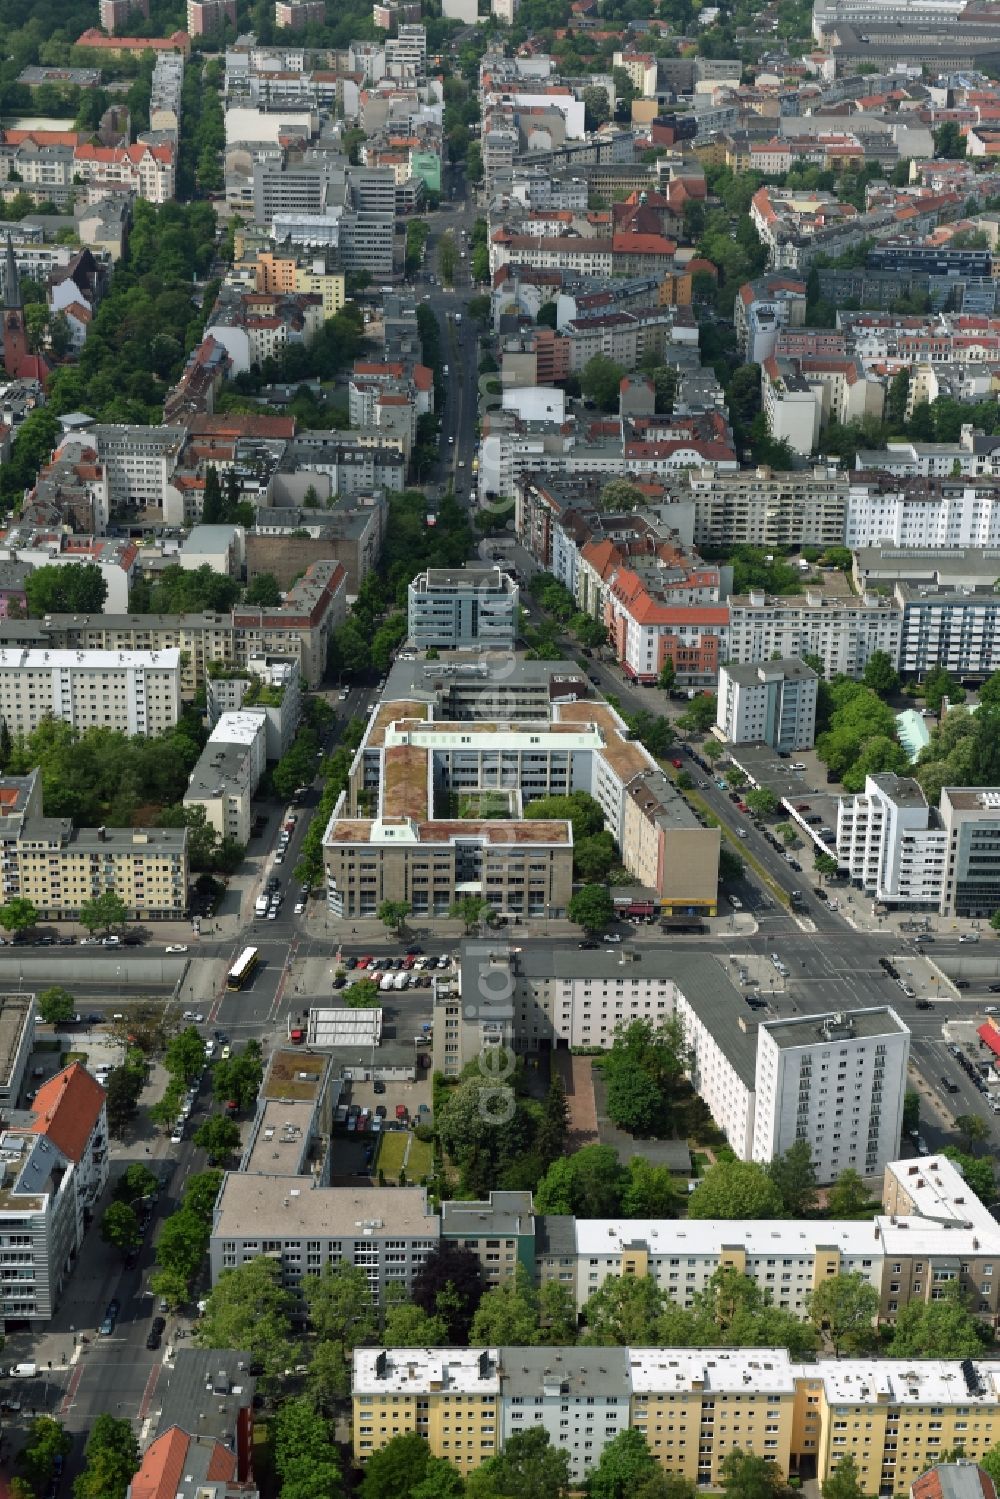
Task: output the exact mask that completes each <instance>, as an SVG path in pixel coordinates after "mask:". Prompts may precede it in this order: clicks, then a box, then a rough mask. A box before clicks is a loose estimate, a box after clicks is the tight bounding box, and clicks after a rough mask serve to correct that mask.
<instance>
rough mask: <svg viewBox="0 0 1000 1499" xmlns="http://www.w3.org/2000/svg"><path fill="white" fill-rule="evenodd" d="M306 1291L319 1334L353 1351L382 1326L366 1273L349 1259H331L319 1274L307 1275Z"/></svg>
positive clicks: (318, 1335)
mask: <svg viewBox="0 0 1000 1499" xmlns="http://www.w3.org/2000/svg"><path fill="white" fill-rule="evenodd" d="M302 1291H303V1294H304V1296H305V1299H306V1305H307V1307H308V1308H309V1321H310V1323H311V1325H312V1328H313V1331H314V1332H315V1333H316V1336H317V1337H318V1338H320V1339H322V1340H324V1341H327V1342H336V1343H339V1344H340V1345H341V1347H343V1348H345V1349H346V1350H347V1352H348V1353H352V1352H353V1351H354V1349H355V1348H356V1347H357V1346H358V1345H359V1343H364V1342H366V1341H367V1340H368V1339H369V1338H370V1337H371V1336H372V1335H373V1334H374V1332H375V1329H376V1327H377V1326H378V1318H377V1316H376V1313H375V1308H374V1307H373V1305H372V1298H371V1291H370V1290H369V1288H368V1278H367V1276H366V1275H365V1272H364V1271H363V1270H362V1269H361V1268H360V1267H359V1266H356V1265H350V1264H348V1263H347V1261H346V1260H342V1261H340V1262H339V1263H337V1264H332V1263H331V1262H329V1261H328V1262H327V1263H326V1264H325V1265H324V1266H323V1268H322V1270H321V1271H320V1273H319V1274H318V1275H307V1276H306V1278H305V1280H304V1281H303V1282H302Z"/></svg>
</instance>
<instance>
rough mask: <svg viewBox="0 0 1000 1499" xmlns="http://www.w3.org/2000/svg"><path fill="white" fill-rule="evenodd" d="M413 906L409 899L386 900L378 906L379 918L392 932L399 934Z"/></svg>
mask: <svg viewBox="0 0 1000 1499" xmlns="http://www.w3.org/2000/svg"><path fill="white" fill-rule="evenodd" d="M412 909H413V907H412V906H411V905H410V902H409V901H408V900H384V901H383V902H382V904H381V905H380V906H379V908H378V912H377V915H378V919H379V921H381V922H382V924H383V926H387V927H388V928H389V930H390V932H396V933H397V934H398V933H399V932H401V931H402V930H403V928H404V927H405V926H406V918H407V916H409V914H410V912H411V911H412Z"/></svg>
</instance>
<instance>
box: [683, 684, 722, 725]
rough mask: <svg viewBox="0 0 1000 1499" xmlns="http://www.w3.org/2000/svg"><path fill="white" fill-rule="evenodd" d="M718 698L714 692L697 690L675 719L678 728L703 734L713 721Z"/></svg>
mask: <svg viewBox="0 0 1000 1499" xmlns="http://www.w3.org/2000/svg"><path fill="white" fill-rule="evenodd" d="M717 711H718V699H717V698H716V695H715V693H714V692H699V693H698V695H697V697H693V698H692V699H691V701H690V702H689V703H688V705H687V707H686V708H685V710H684V712H683V713H682V714H681V715H680V717H679V718H678V720H677V726H678V728H681V729H685V730H687V731H689V732H691V733H694V734H704V733H707V731H708V730H709V729H710V728H711V727H712V725H713V724H714V723H715V716H716V712H717Z"/></svg>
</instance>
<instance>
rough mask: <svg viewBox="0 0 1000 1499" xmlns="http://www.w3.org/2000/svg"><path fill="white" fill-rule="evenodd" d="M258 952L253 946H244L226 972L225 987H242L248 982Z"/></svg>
mask: <svg viewBox="0 0 1000 1499" xmlns="http://www.w3.org/2000/svg"><path fill="white" fill-rule="evenodd" d="M259 956H260V954H259V953H258V951H257V949H256V948H255V947H245V948H244V949H243V951H242V952H241V953H240V955H239V957H238V958H237V959H236V962H235V963H234V964H233V966H232V968H230V970H229V972H228V973H227V974H226V988H227V989H242V988H243V986H244V985H245V984H247V983H249V981H250V978H251V975H252V974H253V971H254V969H255V968H256V967H257V959H258V958H259Z"/></svg>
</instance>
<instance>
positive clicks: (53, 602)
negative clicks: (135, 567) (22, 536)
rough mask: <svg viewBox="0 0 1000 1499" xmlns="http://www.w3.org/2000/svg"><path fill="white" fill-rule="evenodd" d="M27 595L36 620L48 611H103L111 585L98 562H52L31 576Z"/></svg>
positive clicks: (26, 585) (62, 612)
mask: <svg viewBox="0 0 1000 1499" xmlns="http://www.w3.org/2000/svg"><path fill="white" fill-rule="evenodd" d="M24 596H25V599H26V601H27V604H28V612H29V614H31V615H32V617H33V618H35V619H41V618H42V617H43V616H44V615H46V614H100V613H101V610H102V609H103V608H104V601H105V599H106V598H107V596H108V585H107V581H106V579H105V577H104V574H103V573H102V572H101V569H100V568H99V567H98V565H97V563H96V562H69V563H61V562H50V563H46V564H45V566H44V567H36V568H35V570H34V571H33V572H32V573H30V574H29V575H28V577H27V578H26V579H25V584H24Z"/></svg>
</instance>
